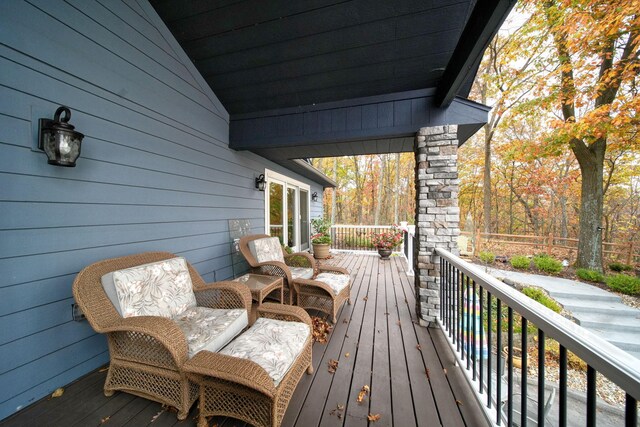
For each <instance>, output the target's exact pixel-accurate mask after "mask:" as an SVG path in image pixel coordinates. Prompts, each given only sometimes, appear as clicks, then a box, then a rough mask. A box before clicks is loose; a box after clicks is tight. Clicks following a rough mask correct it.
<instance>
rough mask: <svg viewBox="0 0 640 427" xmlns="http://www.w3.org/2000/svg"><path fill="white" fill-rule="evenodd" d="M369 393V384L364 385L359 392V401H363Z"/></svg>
mask: <svg viewBox="0 0 640 427" xmlns="http://www.w3.org/2000/svg"><path fill="white" fill-rule="evenodd" d="M368 393H369V386H368V385H363V386H362V388H361V389H360V392H359V393H358V403H361V402H362V401H363V400H364V398H365V396H366V395H367V394H368Z"/></svg>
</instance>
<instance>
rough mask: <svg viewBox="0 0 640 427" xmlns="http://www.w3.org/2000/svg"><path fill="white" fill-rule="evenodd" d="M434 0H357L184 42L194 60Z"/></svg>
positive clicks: (423, 6) (420, 8)
mask: <svg viewBox="0 0 640 427" xmlns="http://www.w3.org/2000/svg"><path fill="white" fill-rule="evenodd" d="M260 1H261V3H262V6H261V7H263V8H264V7H267V5H265V3H264V2H263V0H260ZM460 1H461V2H462V3H464V4H466V3H468V2H467V1H466V0H460ZM291 3H295V2H291ZM431 3H432V2H431V1H424V0H400V1H388V0H353V1H349V2H342V3H340V4H336V5H335V6H332V7H326V8H322V9H317V10H313V11H310V12H309V13H303V14H298V15H294V16H290V17H287V18H286V19H280V20H277V21H275V20H274V21H269V22H265V23H262V24H260V25H253V26H250V27H246V28H243V29H242V30H240V31H233V32H229V33H223V34H219V35H217V36H209V37H204V38H201V39H198V40H186V39H182V40H181V43H182V45H183V46H184V48H185V50H187V51H188V52H190V55H191V57H192V58H193V59H202V58H204V57H206V56H215V55H222V54H227V53H230V52H238V51H243V50H248V49H252V48H261V47H265V46H268V45H270V44H276V43H281V42H286V41H288V40H295V39H301V38H305V37H308V36H314V35H317V34H322V33H329V32H334V31H338V30H341V29H346V28H349V27H354V26H359V25H363V24H367V23H370V22H375V21H379V20H386V19H389V18H393V17H402V16H405V15H406V16H411V15H414V14H418V13H421V12H425V13H436V11H437V9H433V7H432V4H431ZM449 3H451V2H449ZM269 6H270V5H269ZM447 7H450V6H447ZM464 17H465V16H462V20H461V22H460V23H459V27H460V28H461V27H462V25H463V23H464ZM216 19H218V18H216ZM170 28H171V25H170ZM171 29H172V31H173V32H174V34H177V31H174V28H171Z"/></svg>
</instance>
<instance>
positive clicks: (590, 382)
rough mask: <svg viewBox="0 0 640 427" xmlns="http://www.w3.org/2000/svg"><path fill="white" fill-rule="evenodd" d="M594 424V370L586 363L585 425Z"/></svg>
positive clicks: (593, 426) (590, 426)
mask: <svg viewBox="0 0 640 427" xmlns="http://www.w3.org/2000/svg"><path fill="white" fill-rule="evenodd" d="M595 426H596V370H595V369H593V368H592V367H591V366H589V365H587V427H595Z"/></svg>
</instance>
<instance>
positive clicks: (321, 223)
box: [311, 217, 331, 245]
mask: <svg viewBox="0 0 640 427" xmlns="http://www.w3.org/2000/svg"><path fill="white" fill-rule="evenodd" d="M311 226H312V227H313V230H314V231H315V234H313V235H312V236H311V243H314V244H316V245H330V244H331V236H330V235H329V230H330V229H331V221H329V220H327V219H324V218H322V217H320V218H314V219H312V220H311Z"/></svg>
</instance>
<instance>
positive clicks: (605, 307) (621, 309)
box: [558, 299, 640, 319]
mask: <svg viewBox="0 0 640 427" xmlns="http://www.w3.org/2000/svg"><path fill="white" fill-rule="evenodd" d="M558 302H559V303H560V304H562V305H563V306H564V308H565V309H566V310H568V311H570V312H571V313H573V314H574V316H576V317H579V316H581V315H583V316H584V315H586V316H592V315H594V314H604V315H607V316H613V317H616V318H622V317H624V318H632V319H633V318H636V319H640V310H636V309H634V308H631V307H628V306H626V305H623V304H616V303H610V302H598V303H597V304H594V302H593V301H580V300H577V299H576V300H574V301H558Z"/></svg>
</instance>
